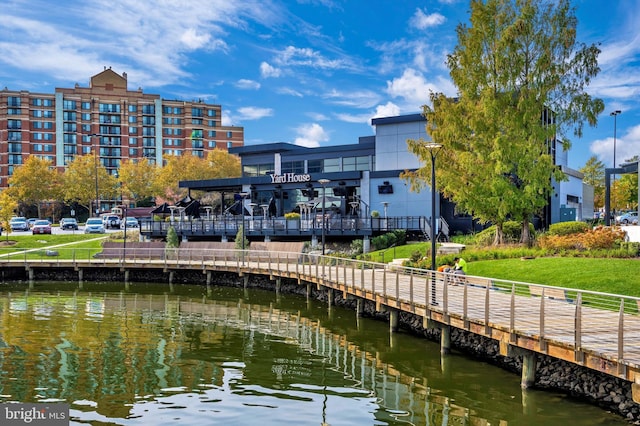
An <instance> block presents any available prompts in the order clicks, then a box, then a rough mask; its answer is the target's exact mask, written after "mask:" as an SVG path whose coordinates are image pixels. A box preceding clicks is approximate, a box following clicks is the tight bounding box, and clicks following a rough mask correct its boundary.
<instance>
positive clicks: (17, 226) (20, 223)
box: [9, 217, 29, 232]
mask: <svg viewBox="0 0 640 426" xmlns="http://www.w3.org/2000/svg"><path fill="white" fill-rule="evenodd" d="M9 227H11V232H14V231H28V230H29V223H27V219H26V218H24V217H14V218H12V219H11V221H9Z"/></svg>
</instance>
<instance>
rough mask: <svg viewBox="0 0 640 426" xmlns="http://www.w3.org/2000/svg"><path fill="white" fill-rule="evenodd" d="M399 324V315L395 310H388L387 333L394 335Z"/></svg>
mask: <svg viewBox="0 0 640 426" xmlns="http://www.w3.org/2000/svg"><path fill="white" fill-rule="evenodd" d="M399 323H400V313H399V312H398V310H397V309H389V331H391V332H392V333H395V332H396V331H398V325H399Z"/></svg>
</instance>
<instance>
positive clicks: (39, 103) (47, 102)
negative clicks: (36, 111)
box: [31, 98, 53, 107]
mask: <svg viewBox="0 0 640 426" xmlns="http://www.w3.org/2000/svg"><path fill="white" fill-rule="evenodd" d="M31 105H33V106H45V107H50V106H53V99H42V98H35V99H33V100H32V101H31Z"/></svg>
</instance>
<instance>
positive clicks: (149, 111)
mask: <svg viewBox="0 0 640 426" xmlns="http://www.w3.org/2000/svg"><path fill="white" fill-rule="evenodd" d="M142 113H143V114H146V115H154V114H155V113H156V107H155V105H142Z"/></svg>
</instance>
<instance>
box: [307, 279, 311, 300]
mask: <svg viewBox="0 0 640 426" xmlns="http://www.w3.org/2000/svg"><path fill="white" fill-rule="evenodd" d="M310 297H311V283H307V300H309V298H310Z"/></svg>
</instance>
